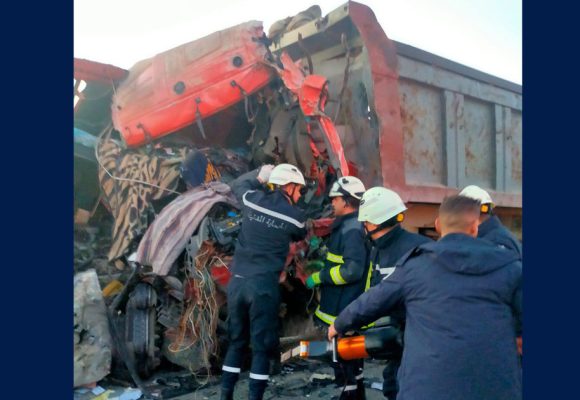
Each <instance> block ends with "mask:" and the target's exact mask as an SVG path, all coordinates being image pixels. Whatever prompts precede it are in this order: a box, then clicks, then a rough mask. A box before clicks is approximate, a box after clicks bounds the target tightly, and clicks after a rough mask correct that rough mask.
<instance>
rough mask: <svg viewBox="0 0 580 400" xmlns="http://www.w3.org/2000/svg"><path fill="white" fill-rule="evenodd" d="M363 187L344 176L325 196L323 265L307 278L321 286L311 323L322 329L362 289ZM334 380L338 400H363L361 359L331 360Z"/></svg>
mask: <svg viewBox="0 0 580 400" xmlns="http://www.w3.org/2000/svg"><path fill="white" fill-rule="evenodd" d="M364 192H365V186H364V184H363V183H362V182H361V180H360V179H358V178H356V177H354V176H344V177H341V178H338V180H337V181H336V182H335V183H334V184H333V185H332V187H331V189H330V192H329V194H328V196H329V197H330V198H331V202H332V203H331V205H332V209H333V211H334V216H335V217H336V218H335V220H334V222H333V223H332V225H331V233H330V237H329V239H328V242H327V244H326V246H327V248H328V252H327V256H326V260H325V261H324V264H325V265H324V268H323V269H322V270H321V271H320V272H316V273H314V274H312V275H311V276H310V277H308V279H307V280H306V286H307V287H308V288H309V289H312V288H314V287H315V286H320V305H319V306H318V308H317V309H316V311H315V312H314V323H315V324H316V325H318V326H319V327H321V328H323V329H324V330H325V331H326V329H328V326H329V325H331V324H332V323H333V322H334V319H335V318H336V316H337V315H338V314H339V313H340V312H341V311H342V310H343V309H344V308H345V307H346V306H347V305H348V304H349V303H350V302H351V301H353V300H354V299H356V298H357V297H358V296H359V295H360V294H361V293H363V292H364V290H365V283H366V281H367V279H366V274H367V271H366V268H365V261H366V255H367V254H366V246H365V241H364V232H363V227H362V224H361V223H360V222H358V221H357V210H358V208H359V203H360V199H361V197H362V195H363V193H364ZM332 367H333V369H334V376H335V383H336V385H337V386H339V387H342V392H341V395H340V399H364V398H365V387H364V384H363V360H350V361H342V362H340V363H333V364H332Z"/></svg>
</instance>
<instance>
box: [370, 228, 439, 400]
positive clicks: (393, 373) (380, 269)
mask: <svg viewBox="0 0 580 400" xmlns="http://www.w3.org/2000/svg"><path fill="white" fill-rule="evenodd" d="M427 242H431V239H429V238H427V237H426V236H422V235H418V234H416V233H411V232H409V231H406V230H405V229H403V228H402V227H401V226H400V225H396V226H395V227H394V228H393V229H392V230H390V231H389V232H388V233H387V234H385V235H383V236H381V237H380V238H378V239H377V240H374V241H373V242H372V248H371V252H370V256H369V260H370V269H371V270H372V278H371V285H372V286H376V285H378V284H379V283H380V282H381V281H382V280H383V279H385V278H387V277H388V276H389V275H391V274H392V273H393V271H394V270H395V265H396V263H397V261H399V260H400V259H401V257H403V256H404V255H405V254H407V253H408V252H409V251H410V250H412V249H414V248H415V247H417V246H419V245H420V244H423V243H427ZM389 317H390V318H389V320H388V321H387V324H390V325H394V326H397V327H398V328H399V329H404V323H405V308H404V307H403V306H402V305H399V306H398V307H396V308H395V309H393V310H392V312H391V313H389ZM400 365H401V358H400V356H399V357H396V358H392V359H390V360H388V361H387V365H386V366H385V369H384V370H383V394H384V395H385V397H387V398H388V399H389V400H395V399H396V398H397V390H398V385H397V372H398V370H399V366H400Z"/></svg>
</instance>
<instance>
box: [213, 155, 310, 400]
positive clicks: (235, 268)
mask: <svg viewBox="0 0 580 400" xmlns="http://www.w3.org/2000/svg"><path fill="white" fill-rule="evenodd" d="M266 182H268V183H270V184H273V185H275V186H276V190H274V191H265V190H260V189H261V187H262V184H264V183H266ZM304 185H305V182H304V177H303V176H302V173H301V172H300V171H299V170H298V168H296V167H295V166H293V165H290V164H280V165H278V166H276V167H275V168H273V166H263V167H262V168H261V169H260V170H259V171H257V170H256V171H251V172H248V173H247V174H244V175H242V176H241V177H239V178H238V179H236V180H235V181H234V182H232V184H231V186H232V190H233V192H234V194H235V195H236V197H238V199H239V200H240V202H241V203H242V205H243V220H242V227H241V232H240V234H239V236H238V241H237V243H236V249H235V252H234V259H233V265H232V267H231V272H232V279H231V280H230V282H229V284H228V288H227V292H228V293H227V295H228V336H229V346H228V351H227V354H226V357H225V359H224V365H223V367H222V370H223V374H222V392H221V398H222V400H231V399H233V393H234V386H235V384H236V382H237V380H238V378H239V374H240V370H241V366H242V356H243V353H244V350H245V349H246V348H247V346H248V344H251V347H252V365H251V368H250V385H249V386H250V393H249V398H250V399H251V400H257V399H262V397H263V395H264V391H265V389H266V385H267V383H268V378H269V372H270V359H271V358H273V357H276V356H278V354H277V353H276V352H277V350H278V329H277V327H278V308H279V306H280V293H279V286H278V279H279V276H280V272H281V271H282V269H283V268H284V263H285V261H286V256H287V255H288V251H289V245H290V242H291V241H296V240H301V239H303V238H304V237H305V236H306V229H305V226H304V222H305V216H304V213H303V212H302V211H301V210H300V209H299V208H297V207H296V202H297V201H298V200H299V199H300V196H301V189H302V188H303V187H304Z"/></svg>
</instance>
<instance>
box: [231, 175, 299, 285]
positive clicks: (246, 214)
mask: <svg viewBox="0 0 580 400" xmlns="http://www.w3.org/2000/svg"><path fill="white" fill-rule="evenodd" d="M254 182H257V181H256V180H255V179H254ZM241 201H242V205H243V220H242V226H241V231H240V234H239V235H238V241H237V243H236V249H235V252H234V265H233V267H232V272H233V273H234V274H239V275H243V276H252V275H256V274H262V273H265V272H281V271H282V268H283V267H284V262H285V260H286V256H287V255H288V250H289V247H288V244H289V243H290V242H291V241H293V240H300V239H302V238H304V234H305V228H304V221H305V217H304V213H303V212H302V211H301V210H300V209H298V208H297V207H296V206H294V205H292V204H290V203H289V202H288V200H287V199H286V198H285V196H284V194H283V193H282V192H281V191H280V190H275V191H270V192H266V191H263V190H259V189H257V190H248V191H246V192H245V193H244V194H243V195H242V196H241Z"/></svg>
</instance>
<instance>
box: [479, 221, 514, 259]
mask: <svg viewBox="0 0 580 400" xmlns="http://www.w3.org/2000/svg"><path fill="white" fill-rule="evenodd" d="M477 237H478V238H481V239H485V240H489V241H490V242H492V243H495V244H497V245H500V246H503V247H505V248H506V249H508V250H511V251H514V252H515V253H516V254H517V255H518V257H519V259H520V260H521V259H522V245H521V244H520V242H519V241H518V239H517V238H516V237H515V236H514V235H513V233H511V232H510V231H509V230H508V229H507V228H506V227H505V226H504V225H503V224H502V223H501V221H500V220H499V218H498V217H497V216H496V215H492V216H491V217H490V218H488V219H487V221H485V222H483V223H482V224H481V225H479V230H478V233H477Z"/></svg>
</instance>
